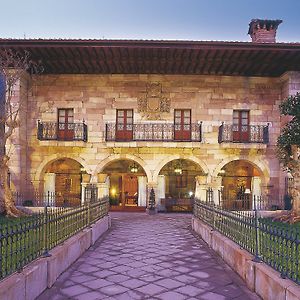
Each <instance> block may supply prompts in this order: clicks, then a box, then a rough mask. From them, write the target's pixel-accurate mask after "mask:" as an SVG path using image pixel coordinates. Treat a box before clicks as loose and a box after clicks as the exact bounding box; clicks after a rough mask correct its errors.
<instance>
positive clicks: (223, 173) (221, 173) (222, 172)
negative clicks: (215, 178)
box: [218, 169, 226, 176]
mask: <svg viewBox="0 0 300 300" xmlns="http://www.w3.org/2000/svg"><path fill="white" fill-rule="evenodd" d="M225 173H226V171H225V170H223V169H222V170H220V172H219V174H218V175H219V176H225Z"/></svg>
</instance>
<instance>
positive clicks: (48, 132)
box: [37, 121, 87, 142]
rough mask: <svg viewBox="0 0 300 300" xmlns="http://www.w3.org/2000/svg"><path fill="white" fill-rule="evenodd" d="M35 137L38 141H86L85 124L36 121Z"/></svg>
mask: <svg viewBox="0 0 300 300" xmlns="http://www.w3.org/2000/svg"><path fill="white" fill-rule="evenodd" d="M37 137H38V139H39V140H40V141H51V140H52V141H84V142H86V141H87V125H86V124H85V123H68V124H67V123H55V122H41V121H38V132H37Z"/></svg>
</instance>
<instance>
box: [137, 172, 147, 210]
mask: <svg viewBox="0 0 300 300" xmlns="http://www.w3.org/2000/svg"><path fill="white" fill-rule="evenodd" d="M146 205H147V177H146V176H138V206H145V207H146Z"/></svg>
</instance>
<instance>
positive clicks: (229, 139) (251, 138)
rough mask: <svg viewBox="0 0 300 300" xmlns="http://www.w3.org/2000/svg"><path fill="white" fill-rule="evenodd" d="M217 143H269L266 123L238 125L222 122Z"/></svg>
mask: <svg viewBox="0 0 300 300" xmlns="http://www.w3.org/2000/svg"><path fill="white" fill-rule="evenodd" d="M218 142H219V143H223V142H224V143H263V144H268V143H269V126H268V125H242V126H241V128H238V125H232V124H231V125H229V124H224V123H222V125H221V126H220V127H219V135H218Z"/></svg>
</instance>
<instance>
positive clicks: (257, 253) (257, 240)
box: [253, 196, 261, 263]
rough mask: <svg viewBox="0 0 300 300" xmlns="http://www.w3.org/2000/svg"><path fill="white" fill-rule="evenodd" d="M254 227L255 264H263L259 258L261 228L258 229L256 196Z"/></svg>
mask: <svg viewBox="0 0 300 300" xmlns="http://www.w3.org/2000/svg"><path fill="white" fill-rule="evenodd" d="M254 226H255V257H254V259H253V261H254V262H257V263H259V262H261V259H260V257H259V227H258V214H257V203H256V196H254Z"/></svg>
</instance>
